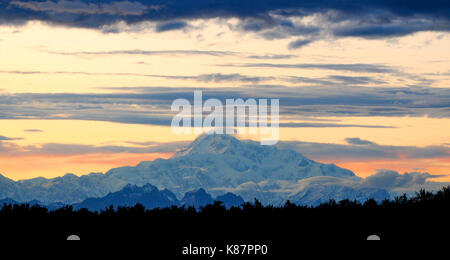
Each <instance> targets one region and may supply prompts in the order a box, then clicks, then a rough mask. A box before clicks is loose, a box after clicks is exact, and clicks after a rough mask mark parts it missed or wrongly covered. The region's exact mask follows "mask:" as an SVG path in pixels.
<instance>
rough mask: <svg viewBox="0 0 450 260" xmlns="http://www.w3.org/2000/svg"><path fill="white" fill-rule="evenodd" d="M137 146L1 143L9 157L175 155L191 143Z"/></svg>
mask: <svg viewBox="0 0 450 260" xmlns="http://www.w3.org/2000/svg"><path fill="white" fill-rule="evenodd" d="M129 143H130V144H133V145H139V147H135V146H119V145H117V146H114V145H105V146H94V145H81V144H64V143H44V144H40V145H38V146H37V145H28V146H19V145H17V144H8V145H3V144H2V143H1V142H0V154H7V155H9V156H26V155H81V154H96V153H135V154H140V153H173V152H175V151H176V150H178V149H181V148H184V147H185V146H187V145H188V143H189V142H183V141H179V142H171V143H159V142H147V143H139V144H138V143H133V142H129Z"/></svg>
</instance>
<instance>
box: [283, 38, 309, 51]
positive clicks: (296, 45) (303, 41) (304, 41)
mask: <svg viewBox="0 0 450 260" xmlns="http://www.w3.org/2000/svg"><path fill="white" fill-rule="evenodd" d="M312 42H313V40H308V39H298V40H295V41H293V42H290V43H289V45H288V48H289V49H299V48H302V47H304V46H306V45H308V44H310V43H312Z"/></svg>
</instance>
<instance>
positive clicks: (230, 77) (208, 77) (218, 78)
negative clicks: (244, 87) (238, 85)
mask: <svg viewBox="0 0 450 260" xmlns="http://www.w3.org/2000/svg"><path fill="white" fill-rule="evenodd" d="M273 79H274V77H254V76H245V75H241V74H239V73H233V74H222V73H213V74H202V75H199V76H198V77H197V80H198V81H201V82H224V81H225V82H226V81H240V82H260V81H266V80H273Z"/></svg>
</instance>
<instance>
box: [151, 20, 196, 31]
mask: <svg viewBox="0 0 450 260" xmlns="http://www.w3.org/2000/svg"><path fill="white" fill-rule="evenodd" d="M186 27H188V24H187V23H186V22H183V21H174V22H168V23H159V24H157V25H156V31H157V32H167V31H173V30H181V29H185V28H186Z"/></svg>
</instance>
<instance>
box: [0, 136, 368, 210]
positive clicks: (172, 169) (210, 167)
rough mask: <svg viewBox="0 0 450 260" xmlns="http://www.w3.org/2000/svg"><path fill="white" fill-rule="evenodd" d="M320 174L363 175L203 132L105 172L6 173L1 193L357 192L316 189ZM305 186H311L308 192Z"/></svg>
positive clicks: (282, 197)
mask: <svg viewBox="0 0 450 260" xmlns="http://www.w3.org/2000/svg"><path fill="white" fill-rule="evenodd" d="M318 177H321V178H336V179H338V180H339V181H340V184H339V185H342V183H359V182H360V181H361V178H359V177H357V176H355V174H354V173H353V172H351V171H349V170H346V169H342V168H340V167H338V166H336V165H334V164H321V163H318V162H315V161H313V160H310V159H308V158H306V157H304V156H302V155H301V154H299V153H298V152H295V151H291V150H280V149H277V148H276V147H275V146H262V145H260V144H259V143H257V142H254V141H240V140H238V139H236V138H235V137H233V136H229V135H217V134H211V135H202V136H200V137H198V138H197V139H196V140H195V141H194V142H192V143H191V144H190V145H189V146H188V147H186V148H185V149H183V150H181V151H179V152H177V153H176V154H175V155H174V156H173V157H172V158H170V159H167V160H165V159H157V160H154V161H150V162H142V163H140V164H139V165H137V166H136V167H121V168H115V169H112V170H110V171H108V172H107V173H105V174H100V173H92V174H89V175H85V176H81V177H77V176H75V175H73V174H67V175H65V176H63V177H58V178H53V179H45V178H35V179H30V180H22V181H17V182H15V181H12V180H10V179H7V178H5V177H0V199H3V198H11V199H13V200H16V201H18V202H27V201H32V200H38V201H40V202H42V203H44V204H51V203H56V202H62V203H68V204H73V203H79V202H82V201H83V200H85V199H87V198H100V197H105V196H107V195H108V194H109V193H112V192H117V191H120V190H121V189H123V188H124V187H125V186H126V185H128V184H131V185H138V186H144V185H146V184H151V185H153V186H154V188H157V189H158V190H164V189H167V190H170V191H171V192H173V194H174V196H176V198H178V199H180V200H181V199H182V198H183V196H185V194H186V193H187V192H191V191H193V190H197V191H198V190H199V189H204V190H205V192H208V193H210V194H212V195H213V196H216V197H217V196H221V195H224V194H226V193H227V192H232V193H234V194H236V195H240V196H242V197H243V198H244V200H246V201H253V199H254V198H258V199H260V200H261V201H263V202H265V203H271V204H280V203H283V202H285V201H286V199H289V198H293V199H295V201H299V202H310V201H311V200H313V201H318V200H320V199H318V198H317V197H320V196H321V194H326V198H328V197H330V196H335V195H336V196H337V193H339V192H340V194H339V196H338V197H340V198H341V197H346V196H350V197H352V198H353V197H355V191H353V190H350V188H352V187H350V186H348V187H350V188H347V189H335V188H330V189H333V190H334V192H333V193H330V192H326V191H324V189H325V188H324V187H320V185H316V186H315V187H314V189H313V188H311V187H309V188H308V187H307V185H306V186H305V184H304V183H302V182H304V181H305V180H309V179H311V178H318ZM153 186H152V187H153ZM325 186H326V185H325ZM327 187H328V186H327ZM147 188H149V189H150V188H151V187H150V186H149V187H147ZM352 189H355V188H354V187H353V188H352ZM305 190H308V192H307V193H306V194H305V192H304V191H305ZM314 190H316V191H314ZM302 192H303V193H302ZM308 194H315V195H314V196H312V195H308ZM372 194H374V191H373V190H370V189H368V190H365V191H364V192H361V194H360V196H359V195H358V196H356V197H358V198H363V197H365V196H369V195H372Z"/></svg>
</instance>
